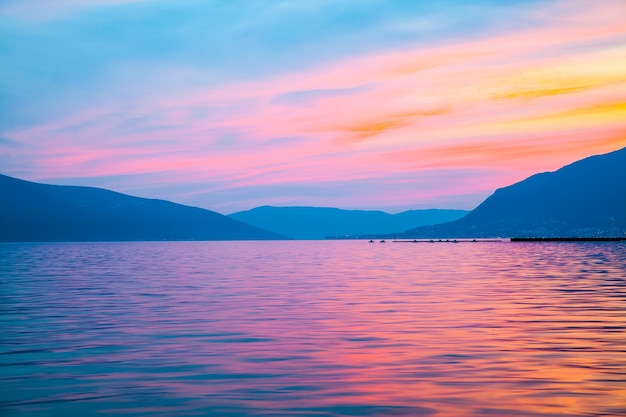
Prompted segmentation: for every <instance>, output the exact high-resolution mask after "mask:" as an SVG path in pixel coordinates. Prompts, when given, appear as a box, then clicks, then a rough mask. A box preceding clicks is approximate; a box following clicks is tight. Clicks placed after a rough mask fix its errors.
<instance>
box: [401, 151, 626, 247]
mask: <svg viewBox="0 0 626 417" xmlns="http://www.w3.org/2000/svg"><path fill="white" fill-rule="evenodd" d="M625 235H626V148H623V149H620V150H617V151H614V152H611V153H607V154H604V155H596V156H591V157H588V158H585V159H582V160H580V161H577V162H574V163H572V164H570V165H567V166H565V167H563V168H561V169H559V170H557V171H555V172H546V173H541V174H536V175H533V176H531V177H529V178H527V179H525V180H523V181H521V182H518V183H516V184H513V185H511V186H508V187H504V188H501V189H498V190H496V191H495V192H494V193H493V194H492V195H491V196H490V197H489V198H487V199H486V200H485V201H484V202H483V203H482V204H480V205H479V206H478V207H477V208H476V209H474V210H472V211H471V212H470V213H469V214H468V215H467V216H465V217H463V218H462V219H459V220H456V221H454V222H450V223H445V224H441V225H437V226H432V227H416V228H413V229H411V230H409V231H407V232H406V233H404V234H402V235H400V237H402V238H435V237H496V236H502V237H511V236H515V237H622V236H625Z"/></svg>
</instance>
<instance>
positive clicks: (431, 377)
mask: <svg viewBox="0 0 626 417" xmlns="http://www.w3.org/2000/svg"><path fill="white" fill-rule="evenodd" d="M61 247H63V246H62V245H51V246H39V251H40V252H42V251H48V253H47V254H45V253H44V254H43V255H42V254H41V253H39V254H38V255H37V256H34V255H32V254H31V255H28V256H30V258H29V257H28V256H26V258H24V259H25V261H28V265H29V267H28V268H26V269H27V270H29V271H31V272H32V274H31V275H30V278H28V279H30V280H31V282H30V284H29V285H30V287H28V286H27V287H24V285H22V286H21V287H20V288H21V289H20V291H22V293H23V295H24V298H23V299H21V303H22V306H28V304H29V302H30V301H29V300H32V297H33V296H36V300H37V303H38V306H34V305H32V306H30V307H29V308H32V311H31V310H27V313H25V314H23V316H22V320H23V321H24V323H28V329H29V330H28V331H26V330H25V328H22V330H23V332H22V333H21V334H18V333H17V331H16V329H18V327H17V326H18V325H17V324H15V323H13V322H9V326H8V327H7V328H8V331H7V335H8V336H7V338H8V340H12V341H19V340H18V338H22V339H20V340H21V342H22V343H28V344H30V345H33V344H34V345H35V346H31V347H35V348H36V347H38V348H40V349H41V350H42V352H45V353H40V354H39V357H38V365H37V366H36V367H35V368H34V370H33V369H30V370H29V372H33V373H32V374H31V375H34V376H35V378H41V377H42V376H44V375H47V376H46V378H48V379H49V380H50V381H49V382H50V384H49V385H50V387H54V386H56V387H57V388H58V391H60V392H58V391H55V390H54V389H52V388H48V389H41V390H39V391H36V390H35V391H32V392H36V393H37V396H38V398H44V399H48V400H51V399H53V400H56V401H57V403H59V404H65V406H66V407H69V410H73V409H72V408H71V407H78V406H80V405H84V404H89V405H90V406H91V407H93V408H94V409H97V410H99V411H110V412H114V411H117V412H121V413H123V414H128V415H132V414H134V413H140V412H151V413H159V412H161V413H166V412H167V410H169V411H170V412H174V414H177V413H178V414H181V413H182V414H184V413H186V412H189V413H192V414H193V413H196V412H200V410H204V411H206V410H209V411H211V412H212V413H213V414H214V415H227V413H228V412H230V413H239V414H240V415H263V414H270V415H277V414H278V415H417V416H419V415H437V416H444V417H447V416H460V415H463V416H483V415H484V416H488V415H499V416H500V415H501V416H505V415H506V416H513V415H515V416H582V415H618V414H619V412H620V411H619V410H621V409H622V408H623V404H624V403H625V400H626V392H625V391H624V378H625V374H624V371H623V363H625V362H626V361H625V360H626V353H625V352H624V349H623V347H624V345H623V336H624V330H625V326H624V319H623V317H624V301H625V299H626V280H625V279H624V276H625V272H626V271H625V268H624V256H625V255H624V254H625V253H626V252H625V251H624V246H623V244H523V243H519V244H518V243H462V244H446V243H435V244H428V243H419V244H404V245H400V244H391V243H389V244H386V245H382V244H378V243H377V244H371V245H370V244H368V243H366V242H363V241H348V242H331V241H322V242H220V243H216V242H204V243H144V244H141V243H135V244H96V245H87V244H84V245H65V246H64V247H63V248H64V249H63V255H64V256H62V257H60V256H59V251H60V249H59V248H61ZM34 250H35V249H33V248H31V252H32V251H34ZM26 275H28V274H24V273H22V274H20V277H21V278H20V280H21V282H22V284H25V283H26V282H27V281H26V278H24V276H26ZM26 295H28V296H29V297H26ZM10 308H11V305H9V307H8V310H10ZM37 308H39V309H40V310H38V309H37ZM29 311H30V312H31V313H28V312H29ZM46 317H48V319H47V323H48V325H47V327H46V326H43V325H42V324H41V323H42V322H41V320H44V319H46ZM28 332H30V333H28ZM24 338H25V339H24ZM37 345H38V346H37ZM68 380H73V381H76V382H75V384H74V385H67V384H68V382H67V381H68ZM12 382H13V383H14V384H13V385H12V388H11V390H13V391H14V392H15V393H16V397H20V398H22V397H26V398H28V396H29V395H32V392H31V391H29V389H27V387H28V386H29V382H28V380H26V379H25V380H21V379H19V378H14V379H13V380H12ZM76 391H78V392H79V393H82V394H81V395H86V394H85V393H86V392H93V395H94V397H89V396H85V397H79V399H78V400H76V399H75V401H73V402H72V401H70V400H71V399H72V398H73V397H71V395H78V394H77V392H76ZM28 392H31V394H28ZM18 394H19V395H18ZM96 394H97V395H96ZM97 396H100V397H97ZM81 398H82V399H81ZM97 398H101V399H97ZM29 401H31V402H29ZM32 401H34V400H33V399H32V398H31V399H30V400H24V401H22V402H18V403H17V404H14V403H11V404H9V405H10V406H11V407H13V408H11V409H12V410H13V409H14V410H20V411H29V410H31V407H33V405H32ZM68 404H69V405H68ZM72 404H73V405H72ZM168 407H169V408H168ZM620 407H622V408H620ZM74 411H75V410H74ZM220 413H222V414H220Z"/></svg>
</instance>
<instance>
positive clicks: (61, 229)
mask: <svg viewBox="0 0 626 417" xmlns="http://www.w3.org/2000/svg"><path fill="white" fill-rule="evenodd" d="M0 196H2V200H1V202H0V241H3V242H42V241H48V242H56V241H139V240H146V241H150V240H248V239H249V240H257V239H281V238H284V237H283V236H279V235H278V234H275V233H272V232H268V231H265V230H261V229H259V228H257V227H254V226H250V225H248V224H244V223H242V222H239V221H236V220H234V219H231V218H228V217H226V216H223V215H221V214H219V213H216V212H213V211H210V210H204V209H201V208H197V207H189V206H184V205H181V204H176V203H172V202H169V201H164V200H153V199H146V198H139V197H132V196H129V195H125V194H120V193H116V192H113V191H109V190H105V189H101V188H92V187H77V186H60V185H46V184H38V183H34V182H29V181H24V180H20V179H17V178H12V177H8V176H6V175H0Z"/></svg>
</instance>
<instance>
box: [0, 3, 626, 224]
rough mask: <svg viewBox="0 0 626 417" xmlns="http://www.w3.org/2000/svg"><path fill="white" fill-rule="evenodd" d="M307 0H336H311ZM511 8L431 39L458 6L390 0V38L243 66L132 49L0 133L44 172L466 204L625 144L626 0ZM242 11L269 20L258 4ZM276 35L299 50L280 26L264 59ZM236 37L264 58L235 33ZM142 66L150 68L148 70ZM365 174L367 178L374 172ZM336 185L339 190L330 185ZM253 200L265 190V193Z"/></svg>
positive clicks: (15, 162) (279, 196) (185, 196)
mask: <svg viewBox="0 0 626 417" xmlns="http://www.w3.org/2000/svg"><path fill="white" fill-rule="evenodd" d="M105 3H108V2H104V1H103V2H101V4H103V5H104V4H105ZM155 3H158V4H161V5H162V4H165V3H167V2H155ZM146 4H147V3H146ZM146 4H144V6H146ZM281 4H282V3H281ZM320 4H321V3H320ZM485 4H487V3H485ZM65 6H66V7H77V8H78V7H81V6H78V5H74V4H73V3H72V2H68V3H66V4H65ZM283 6H284V7H287V8H289V7H296V6H297V5H295V4H291V3H289V4H285V5H283ZM283 6H280V7H279V6H273V7H269V8H267V9H264V10H263V13H266V14H268V16H267V19H269V20H272V19H274V20H275V19H279V16H284V13H287V14H288V13H294V11H290V12H289V11H285V10H284V9H281V7H283ZM298 7H309V8H310V10H308V12H310V13H314V14H315V13H318V14H319V13H322V10H325V9H323V7H321V6H317V5H314V4H313V3H306V4H305V3H302V4H301V5H300V6H298ZM485 10H487V9H486V8H482V9H480V11H481V12H484V11H485ZM513 11H515V12H516V16H518V17H519V20H520V22H522V23H520V24H517V25H516V26H515V25H514V26H513V27H512V28H509V29H507V30H504V29H502V28H497V27H498V25H495V24H493V23H492V25H491V26H490V30H492V32H488V31H487V32H483V31H481V30H479V29H478V28H472V31H471V33H472V34H473V36H470V37H468V38H467V39H460V37H459V36H458V34H459V33H463V30H467V28H463V30H461V29H458V30H459V32H458V33H457V32H455V31H451V30H450V29H449V28H448V29H446V30H448V32H446V33H447V37H445V38H444V39H442V40H438V41H436V42H434V41H430V40H429V41H428V42H425V43H424V42H420V41H419V39H417V38H419V33H422V31H425V32H428V31H429V30H443V29H441V28H442V27H448V26H446V18H442V17H440V16H435V15H430V16H433V17H432V19H431V20H423V21H421V22H419V24H416V25H414V26H412V25H408V23H407V22H408V21H407V20H404V21H403V19H401V18H400V16H398V15H397V14H394V13H392V12H389V13H390V16H391V17H389V18H388V19H387V20H384V21H383V20H381V21H378V23H379V25H378V26H377V30H379V31H380V30H382V29H380V28H382V27H387V28H388V29H387V30H388V31H389V32H385V31H383V33H384V36H390V35H388V33H396V32H401V33H403V34H404V35H403V36H408V35H406V33H410V34H411V36H414V38H411V37H408V38H407V37H403V39H402V40H401V41H398V42H397V43H393V42H390V43H391V44H393V45H394V47H393V48H390V49H389V50H387V49H385V48H381V47H379V46H376V47H373V48H372V49H371V50H366V49H365V48H363V49H359V51H358V53H353V54H349V53H341V54H338V55H333V54H332V53H331V54H328V53H326V52H322V53H319V54H318V55H315V56H309V57H306V58H304V59H305V60H306V62H307V65H302V66H299V65H298V64H296V63H294V62H295V59H294V58H290V59H294V62H289V63H287V64H286V65H285V67H284V68H279V69H275V68H277V67H278V66H279V65H278V64H277V63H276V62H274V63H273V64H272V65H268V64H266V63H261V64H259V66H260V67H263V68H265V70H262V71H258V72H255V71H254V70H253V68H250V69H249V70H246V71H243V72H237V71H235V72H234V73H233V74H231V75H230V76H228V77H227V76H225V75H224V74H226V72H222V71H223V70H224V69H227V68H235V67H233V66H230V65H234V64H232V63H233V62H235V58H233V57H229V58H228V60H230V61H229V62H231V63H230V64H225V63H224V62H221V64H219V65H216V66H210V65H208V66H207V64H206V62H207V61H206V59H207V58H206V57H203V58H202V59H200V58H198V57H199V55H195V53H192V54H190V55H186V54H184V53H182V55H181V62H180V63H179V64H177V63H175V62H174V63H170V64H168V65H164V64H163V62H162V59H161V58H163V57H168V58H171V57H172V56H176V54H174V55H171V54H170V53H168V54H166V55H164V56H163V57H159V59H156V58H155V57H158V54H157V55H156V56H153V57H152V58H149V59H148V58H146V57H144V58H143V59H144V62H143V63H141V62H139V61H140V60H139V61H137V60H136V61H135V64H136V65H137V67H136V70H132V71H121V72H120V71H119V68H120V66H119V65H117V66H116V68H118V70H116V71H113V72H107V74H108V75H107V76H104V75H103V77H104V78H103V80H106V81H105V82H104V84H103V85H104V86H106V88H109V87H111V86H114V89H115V91H116V92H115V94H111V93H107V92H105V91H103V90H101V89H100V87H98V86H96V85H94V84H91V83H89V84H88V85H89V87H90V88H92V87H93V88H94V90H93V91H92V90H89V91H87V92H86V93H85V94H86V96H88V97H92V98H93V100H86V99H72V100H70V101H69V102H68V103H67V108H68V109H71V111H69V110H68V111H65V112H63V114H62V115H55V117H53V118H52V120H41V121H39V122H38V123H32V122H28V123H26V122H25V123H20V124H15V125H13V126H12V127H11V128H5V129H4V131H3V135H4V137H5V138H7V140H9V141H11V143H19V144H21V145H22V148H20V149H19V150H17V149H16V150H9V152H11V155H12V158H11V160H9V161H8V165H7V169H8V172H11V171H12V170H13V171H15V172H17V171H18V169H17V167H18V166H20V165H21V166H30V167H33V168H32V170H31V174H30V177H31V178H33V179H44V178H68V177H72V176H77V177H79V176H83V177H87V176H89V177H98V176H103V177H105V176H111V175H119V176H124V178H125V179H127V181H128V182H127V183H126V184H128V190H142V189H143V190H146V192H148V193H158V190H159V189H160V190H167V192H168V193H170V194H169V195H168V198H172V199H175V200H178V201H190V202H193V203H195V204H199V205H205V206H210V207H214V208H217V207H218V206H219V207H221V208H222V209H223V210H224V211H228V210H232V211H234V210H235V209H237V208H247V207H243V206H244V205H247V204H251V200H250V197H249V195H250V190H251V189H254V188H255V187H256V188H257V189H259V190H261V189H262V190H266V191H267V192H268V193H269V194H271V200H272V202H276V201H298V202H299V203H300V204H317V202H316V201H319V200H320V199H324V198H323V197H321V196H322V195H323V194H324V193H323V190H327V192H328V194H327V197H325V198H326V200H327V201H330V200H332V199H338V201H339V200H340V201H341V204H342V205H343V206H346V207H359V206H371V204H372V203H371V199H372V198H373V196H374V195H375V196H377V197H376V198H377V199H383V198H384V200H385V201H387V202H388V203H380V204H381V206H403V207H406V206H407V205H410V204H414V205H420V206H423V205H428V204H430V203H432V204H435V203H436V202H441V201H454V200H451V199H449V198H448V197H446V196H450V195H459V196H463V197H462V198H461V197H459V200H458V201H459V202H462V204H463V206H459V207H461V208H471V207H469V206H468V204H470V205H471V204H474V205H475V204H477V203H479V202H480V198H482V197H484V196H485V194H486V193H488V192H489V190H493V189H495V188H497V187H501V186H503V185H506V184H508V183H510V182H512V181H516V180H520V179H522V178H523V177H525V176H527V175H530V174H532V173H534V172H536V171H537V170H548V169H555V168H558V167H559V166H561V165H563V164H565V163H569V162H571V161H573V160H575V159H578V158H581V157H584V156H587V155H590V154H594V153H601V152H606V151H610V150H613V149H616V148H619V147H623V146H626V106H625V105H624V100H623V98H624V97H626V77H625V76H624V74H626V58H625V57H626V47H625V46H624V45H626V43H625V42H626V24H625V23H624V20H623V18H622V17H621V16H623V15H624V12H625V11H626V6H625V4H624V3H623V2H621V1H606V2H603V3H602V7H598V5H596V4H594V5H592V4H590V3H587V2H569V1H568V2H547V3H546V2H543V3H541V7H538V8H537V7H522V6H520V5H518V4H515V5H514V6H511V9H510V10H508V11H506V13H512V12H513ZM222 12H224V11H223V10H222ZM302 12H303V11H302V10H300V9H298V11H297V13H302ZM498 13H500V15H499V14H498ZM503 13H505V11H503V10H499V11H498V12H497V13H495V14H494V15H493V16H490V17H491V18H493V17H494V16H496V17H500V16H501V15H502V14H503ZM541 13H543V14H541ZM546 16H549V17H546ZM488 17H489V16H488ZM361 18H362V19H363V21H365V22H370V21H372V20H371V19H372V17H371V16H362V17H361ZM482 18H486V17H485V16H482ZM235 21H236V23H237V25H239V27H240V28H243V27H248V28H251V27H256V28H257V29H258V25H259V24H258V23H254V22H250V21H249V20H247V19H243V18H240V17H239V18H237V19H235ZM505 23H506V22H502V25H503V26H504V24H505ZM351 24H356V23H354V22H344V23H343V25H344V26H342V27H344V28H345V27H350V25H351ZM407 25H408V26H407ZM432 27H436V28H437V29H432ZM389 28H390V29H389ZM179 30H183V29H179ZM220 30H221V29H220ZM241 30H242V31H240V32H237V33H238V36H239V35H242V34H243V33H245V31H244V30H243V29H241ZM333 30H339V28H338V27H337V28H334V29H333ZM377 33H379V32H377ZM428 33H429V32H428ZM263 36H267V37H269V36H270V35H269V32H264V35H263ZM299 36H302V38H301V39H300V42H303V43H302V44H301V45H304V46H303V48H304V49H305V50H306V51H307V52H309V53H310V52H311V51H313V50H315V49H316V47H315V45H317V44H316V43H315V42H314V40H313V39H309V38H308V35H307V36H305V34H300V35H299ZM384 36H383V37H384ZM365 38H366V37H364V38H363V39H365ZM168 39H169V38H168ZM226 39H230V38H228V37H227V38H226ZM305 39H306V40H305ZM409 40H411V41H410V42H409ZM234 42H235V43H234V45H236V46H241V45H242V44H241V43H239V42H240V41H234ZM98 45H102V44H100V43H98ZM268 45H272V47H274V48H280V47H284V48H286V50H289V51H290V52H293V51H294V49H293V47H294V45H292V44H289V42H285V43H281V42H278V41H276V42H274V43H268V44H266V45H265V46H264V47H261V48H259V51H262V53H263V54H265V55H263V57H262V58H263V59H261V60H260V61H259V62H261V61H263V60H266V61H267V60H272V59H277V58H280V57H282V56H283V55H281V54H278V55H273V54H271V53H270V52H269V49H270V48H269V47H268ZM321 45H323V44H321ZM321 47H322V46H319V47H318V48H321ZM361 47H362V46H359V48H361ZM153 48H154V46H153ZM207 48H209V49H211V48H212V46H210V45H209V46H207ZM266 48H267V49H266ZM175 49H176V48H173V49H172V50H175ZM330 49H333V47H330ZM182 50H186V49H185V48H183V49H182ZM211 50H213V49H211ZM336 50H337V51H341V48H340V47H339V49H336ZM127 53H128V51H125V52H123V53H121V55H124V56H126V55H125V54H127ZM231 53H232V55H233V56H237V55H238V54H241V55H242V58H241V59H242V60H244V57H245V60H250V61H247V62H249V63H254V62H257V61H254V60H252V58H251V57H250V55H246V53H245V51H243V50H241V49H237V48H235V49H233V50H232V51H231ZM114 55H115V54H114ZM215 56H216V60H219V59H220V58H219V54H217V55H215ZM191 57H196V58H197V59H196V60H194V59H191ZM296 57H297V55H296ZM153 59H156V61H155V62H157V63H158V65H155V70H154V72H152V71H151V67H150V65H151V62H152V60H153ZM239 64H241V63H239ZM239 64H237V65H239ZM220 65H223V66H222V67H220ZM203 69H206V74H207V75H206V76H205V75H203V74H204V73H203ZM141 71H145V73H146V76H145V78H146V80H147V79H149V80H151V81H149V82H148V81H146V80H142V75H141V74H142V73H141ZM105 72H106V71H105ZM220 72H222V75H220V76H219V77H217V78H216V76H215V74H217V73H220ZM103 74H104V73H103ZM111 74H116V75H115V77H113V78H111ZM129 74H134V75H133V77H129ZM156 74H158V76H157V75H156ZM168 74H170V76H171V81H170V82H167V75H168ZM218 79H219V82H218V81H216V80H218ZM159 80H161V81H163V83H160V82H159ZM161 84H163V85H161ZM102 88H104V87H102ZM125 90H127V92H126V93H123V92H122V91H125ZM72 103H74V104H72ZM78 103H79V104H80V105H79V106H78ZM444 172H445V175H442V173H444ZM132 175H137V178H138V179H137V183H134V182H133V180H132ZM149 178H154V180H153V182H152V184H151V183H150V180H149ZM183 183H184V184H187V187H182V186H181V188H180V189H181V192H180V194H179V195H177V194H176V193H175V191H173V190H176V184H183ZM367 183H369V184H372V187H373V188H372V187H370V188H369V189H368V187H365V186H362V185H363V184H367ZM141 184H144V185H143V186H142V185H141ZM157 184H160V185H157ZM189 184H192V185H189ZM202 184H205V185H204V186H203V185H202ZM314 184H317V185H314ZM333 184H341V186H339V185H338V188H333V187H334V186H333ZM350 184H352V186H353V188H352V191H349V189H350ZM418 185H419V186H418ZM298 186H301V187H302V189H303V190H304V189H309V190H313V189H315V190H316V191H315V193H312V194H311V198H310V200H309V201H308V202H307V201H306V195H300V194H298V196H297V197H293V198H292V197H290V195H291V196H294V195H295V194H294V190H295V189H297V187H298ZM142 187H143V188H142ZM376 187H377V188H376ZM189 189H193V193H191V192H190V191H189ZM336 189H340V190H341V192H339V193H338V195H339V196H337V195H335V193H333V192H331V190H336ZM182 190H184V191H182ZM270 190H272V191H271V192H270ZM389 190H393V193H392V192H391V191H389ZM122 191H123V190H122ZM209 192H210V193H217V194H214V196H222V197H224V196H228V198H229V199H230V200H231V201H232V204H231V205H225V204H224V203H223V202H222V203H220V202H218V201H216V199H215V198H213V197H210V196H209ZM290 193H291V194H290ZM305 194H306V193H305ZM392 194H393V195H392ZM150 195H151V196H159V197H165V196H162V195H156V194H150ZM328 196H332V198H331V197H328ZM341 196H345V198H344V197H341ZM468 196H473V197H471V198H474V200H472V203H468V201H470V200H471V198H470V197H468ZM268 198H270V197H268ZM316 199H317V200H316ZM255 201H257V202H258V204H263V203H264V201H263V200H262V198H261V197H260V196H259V198H258V199H257V200H255ZM459 204H461V203H459ZM329 205H332V204H329ZM452 206H453V205H452ZM448 207H450V206H448ZM248 208H249V207H248Z"/></svg>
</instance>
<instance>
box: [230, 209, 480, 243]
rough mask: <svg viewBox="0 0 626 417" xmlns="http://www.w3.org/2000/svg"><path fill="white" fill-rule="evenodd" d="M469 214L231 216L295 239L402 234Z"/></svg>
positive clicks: (270, 212)
mask: <svg viewBox="0 0 626 417" xmlns="http://www.w3.org/2000/svg"><path fill="white" fill-rule="evenodd" d="M467 213H468V212H467V211H465V210H437V209H431V210H409V211H405V212H402V213H398V214H389V213H385V212H383V211H374V210H341V209H338V208H330V207H271V206H263V207H257V208H254V209H252V210H247V211H241V212H238V213H233V214H230V215H229V217H231V218H233V219H236V220H239V221H242V222H245V223H248V224H252V225H254V226H257V227H260V228H263V229H266V230H271V231H273V232H276V233H279V234H281V235H285V236H289V237H291V238H294V239H324V238H326V237H330V236H332V237H356V236H362V235H371V234H378V233H385V232H389V231H399V232H400V231H403V230H406V229H407V228H409V227H412V226H416V225H427V224H436V223H444V222H448V221H451V220H455V219H458V218H460V217H462V216H464V215H466V214H467Z"/></svg>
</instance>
